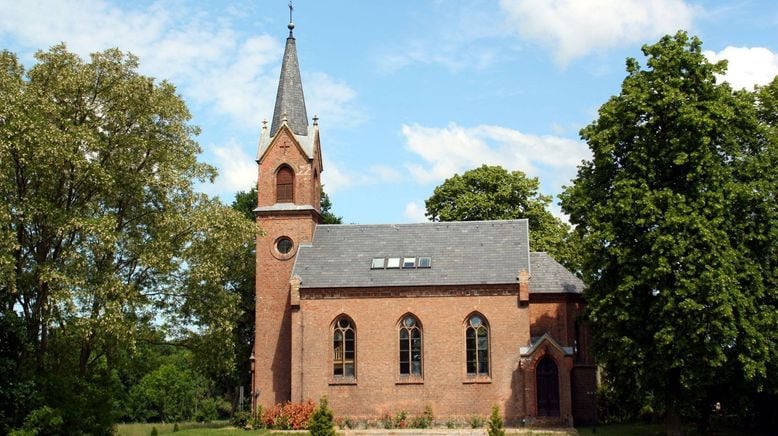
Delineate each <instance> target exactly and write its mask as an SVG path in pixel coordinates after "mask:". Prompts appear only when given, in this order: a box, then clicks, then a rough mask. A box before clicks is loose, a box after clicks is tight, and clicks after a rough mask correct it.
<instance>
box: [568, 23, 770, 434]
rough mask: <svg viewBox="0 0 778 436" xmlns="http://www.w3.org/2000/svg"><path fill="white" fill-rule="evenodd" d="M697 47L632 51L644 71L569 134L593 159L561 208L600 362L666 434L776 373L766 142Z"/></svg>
mask: <svg viewBox="0 0 778 436" xmlns="http://www.w3.org/2000/svg"><path fill="white" fill-rule="evenodd" d="M701 46H702V43H701V42H700V40H699V39H697V38H696V37H692V38H690V37H689V36H687V35H686V33H684V32H679V33H677V34H676V35H675V36H672V37H671V36H666V37H664V38H662V39H661V40H660V41H659V42H658V43H657V44H654V45H647V46H644V47H643V53H644V55H645V56H646V57H647V62H646V65H647V66H646V68H641V66H640V65H639V64H638V62H637V61H636V60H635V59H628V60H627V77H626V78H625V79H624V82H623V83H622V88H621V93H620V94H619V95H617V96H614V97H611V98H610V100H608V102H606V103H605V104H604V105H603V106H602V107H601V108H600V110H599V118H598V119H597V120H596V121H594V122H593V123H591V124H590V125H588V126H587V127H585V128H584V129H583V130H582V131H581V137H582V138H583V139H584V140H585V141H586V142H587V143H588V145H589V147H590V148H591V150H592V154H593V159H592V160H591V161H588V162H584V163H583V164H582V165H581V166H580V167H579V170H578V176H577V178H576V179H575V180H574V183H573V185H572V186H571V187H569V188H567V190H566V191H565V192H564V193H563V195H562V196H561V197H562V209H563V211H565V212H566V213H568V214H569V215H570V221H571V222H572V223H573V224H574V225H575V226H576V228H575V229H576V230H575V231H576V232H577V233H578V234H579V236H580V237H581V240H582V244H583V248H584V249H583V253H585V258H584V262H583V273H584V276H585V281H586V282H587V283H588V285H589V286H588V289H587V291H586V299H587V316H588V318H589V320H590V322H591V323H592V332H593V335H594V341H595V348H596V353H597V356H598V359H599V360H600V362H601V363H603V364H604V366H605V369H606V371H607V372H608V374H609V377H610V378H612V379H613V380H615V382H616V384H617V385H618V386H619V387H620V388H621V389H622V390H623V391H624V392H626V393H627V394H628V395H629V396H630V397H632V398H635V397H640V398H639V400H640V401H642V402H643V403H644V404H647V405H650V406H654V407H655V409H656V410H659V411H664V413H665V416H666V423H667V427H668V433H670V434H679V432H680V426H679V414H685V415H687V416H694V417H702V418H703V419H702V420H701V425H703V426H704V425H705V424H704V422H702V421H705V419H704V418H705V417H707V416H708V415H709V411H710V410H712V409H713V407H714V404H715V403H716V402H719V403H720V404H721V405H722V407H724V408H725V410H727V412H728V413H733V412H734V413H739V412H741V411H740V410H738V406H737V404H734V403H735V400H733V399H732V398H729V397H727V396H726V395H722V389H726V388H727V387H728V385H732V384H737V383H738V380H740V381H742V382H743V383H746V384H747V385H748V386H750V387H751V388H753V390H752V392H754V391H756V390H759V389H762V388H764V387H765V386H766V384H765V383H766V382H767V381H768V380H770V379H771V378H772V379H774V377H775V375H776V374H775V372H774V371H775V368H774V366H773V368H772V369H770V367H769V365H771V363H770V362H771V361H772V362H774V359H775V344H776V339H778V338H777V337H776V333H775V332H776V301H778V298H776V297H777V295H776V280H775V279H776V260H777V259H778V257H777V256H776V243H775V240H776V239H775V235H776V226H777V225H778V222H777V221H776V216H777V215H776V198H775V196H776V193H778V189H776V187H778V184H776V180H778V179H777V178H776V176H777V173H776V165H777V164H778V160H776V149H775V147H776V142H775V136H774V135H773V137H772V140H771V139H769V135H767V131H768V130H767V127H766V126H767V125H768V124H769V123H768V120H765V119H764V116H763V117H762V118H763V120H762V121H760V119H759V117H758V116H757V111H756V110H755V108H756V107H764V104H758V103H755V101H756V100H755V96H754V94H752V93H749V92H733V91H732V89H731V88H730V87H729V85H727V84H719V83H717V82H716V76H715V75H716V74H722V73H723V72H724V71H725V68H726V65H725V64H724V63H717V64H710V63H709V62H708V61H707V60H706V58H705V56H704V55H703V53H702V48H701ZM772 87H773V90H774V87H775V83H774V84H773V85H772ZM765 92H766V91H765ZM773 92H774V91H773ZM774 95H775V94H771V96H774ZM760 99H761V100H762V101H764V100H765V98H764V97H760ZM770 101H771V102H773V103H774V102H775V99H774V98H773V99H772V100H770ZM774 108H775V107H773V109H774ZM771 116H772V117H773V120H772V124H773V126H774V125H775V123H774V116H775V112H773V113H772V115H771ZM733 366H734V367H733ZM769 371H771V372H769ZM771 376H772V377H771Z"/></svg>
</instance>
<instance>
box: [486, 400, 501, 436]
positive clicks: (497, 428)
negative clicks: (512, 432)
mask: <svg viewBox="0 0 778 436" xmlns="http://www.w3.org/2000/svg"><path fill="white" fill-rule="evenodd" d="M486 432H487V433H488V434H489V436H505V426H504V425H503V422H502V415H501V414H500V408H499V407H497V406H492V414H491V415H490V416H489V426H488V427H487V428H486Z"/></svg>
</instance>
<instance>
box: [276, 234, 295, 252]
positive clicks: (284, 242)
mask: <svg viewBox="0 0 778 436" xmlns="http://www.w3.org/2000/svg"><path fill="white" fill-rule="evenodd" d="M293 246H294V244H293V243H292V240H291V239H289V238H287V237H283V238H280V239H279V240H278V241H277V242H276V250H278V252H279V253H281V254H287V253H289V252H290V251H292V247H293Z"/></svg>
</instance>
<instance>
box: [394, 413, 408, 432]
mask: <svg viewBox="0 0 778 436" xmlns="http://www.w3.org/2000/svg"><path fill="white" fill-rule="evenodd" d="M407 426H408V412H406V411H405V410H400V411H399V412H397V416H395V417H394V427H395V428H405V427H407Z"/></svg>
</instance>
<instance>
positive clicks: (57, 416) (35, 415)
mask: <svg viewBox="0 0 778 436" xmlns="http://www.w3.org/2000/svg"><path fill="white" fill-rule="evenodd" d="M63 424H64V420H63V419H62V414H61V413H60V411H59V410H57V409H52V408H51V407H49V406H43V407H41V408H39V409H35V410H33V411H32V412H30V414H29V415H27V417H26V418H25V419H24V425H23V426H22V428H21V429H19V430H14V431H12V432H11V433H10V434H11V435H14V436H27V435H39V434H40V435H44V434H45V435H56V434H63V433H64V432H63V428H62V427H63Z"/></svg>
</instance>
